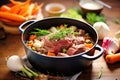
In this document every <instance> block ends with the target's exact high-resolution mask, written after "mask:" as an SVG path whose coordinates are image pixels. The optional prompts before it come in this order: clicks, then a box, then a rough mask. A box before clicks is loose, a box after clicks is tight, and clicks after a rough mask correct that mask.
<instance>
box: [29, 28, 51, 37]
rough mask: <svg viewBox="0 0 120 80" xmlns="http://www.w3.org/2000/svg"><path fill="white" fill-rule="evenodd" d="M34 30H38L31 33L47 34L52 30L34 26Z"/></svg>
mask: <svg viewBox="0 0 120 80" xmlns="http://www.w3.org/2000/svg"><path fill="white" fill-rule="evenodd" d="M34 30H36V31H32V32H31V33H30V34H36V35H40V36H45V35H47V34H49V33H50V31H48V30H42V29H39V28H34Z"/></svg>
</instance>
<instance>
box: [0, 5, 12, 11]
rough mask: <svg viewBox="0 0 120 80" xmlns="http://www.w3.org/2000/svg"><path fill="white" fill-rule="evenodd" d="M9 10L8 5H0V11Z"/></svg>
mask: <svg viewBox="0 0 120 80" xmlns="http://www.w3.org/2000/svg"><path fill="white" fill-rule="evenodd" d="M10 10H11V8H10V7H8V6H6V5H3V6H1V8H0V11H5V12H8V11H10Z"/></svg>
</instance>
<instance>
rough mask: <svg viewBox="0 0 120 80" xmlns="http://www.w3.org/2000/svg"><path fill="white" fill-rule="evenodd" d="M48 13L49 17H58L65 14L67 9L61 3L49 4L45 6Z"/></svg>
mask: <svg viewBox="0 0 120 80" xmlns="http://www.w3.org/2000/svg"><path fill="white" fill-rule="evenodd" d="M45 10H46V12H48V14H49V16H58V15H60V14H61V13H63V12H64V11H65V10H66V8H65V6H64V5H63V4H61V3H49V4H47V5H46V6H45Z"/></svg>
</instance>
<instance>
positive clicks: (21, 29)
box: [19, 20, 36, 33]
mask: <svg viewBox="0 0 120 80" xmlns="http://www.w3.org/2000/svg"><path fill="white" fill-rule="evenodd" d="M34 22H36V20H29V21H26V22H24V23H22V24H21V25H20V26H19V30H20V32H21V33H23V32H24V27H26V26H28V25H29V24H31V23H34Z"/></svg>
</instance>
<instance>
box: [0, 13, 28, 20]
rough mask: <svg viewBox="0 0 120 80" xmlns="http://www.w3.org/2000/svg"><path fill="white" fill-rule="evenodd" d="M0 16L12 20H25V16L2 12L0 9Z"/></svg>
mask: <svg viewBox="0 0 120 80" xmlns="http://www.w3.org/2000/svg"><path fill="white" fill-rule="evenodd" d="M0 18H5V19H9V20H13V21H21V22H22V21H26V18H25V17H23V16H21V15H17V14H12V13H7V12H2V11H0Z"/></svg>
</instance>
